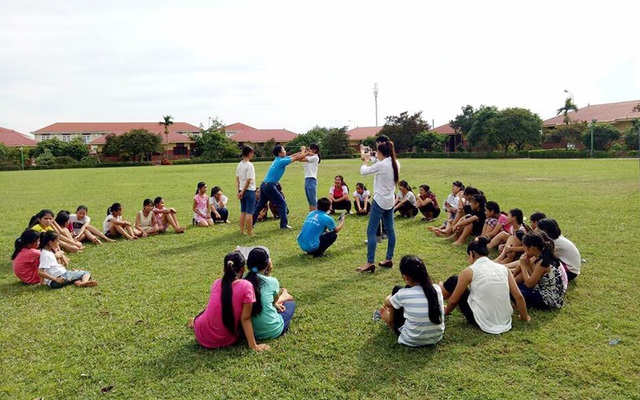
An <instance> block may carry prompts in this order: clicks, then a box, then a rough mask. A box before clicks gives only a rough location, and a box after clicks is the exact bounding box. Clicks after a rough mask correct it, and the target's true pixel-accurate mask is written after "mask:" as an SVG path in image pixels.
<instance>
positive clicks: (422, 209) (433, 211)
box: [419, 203, 440, 218]
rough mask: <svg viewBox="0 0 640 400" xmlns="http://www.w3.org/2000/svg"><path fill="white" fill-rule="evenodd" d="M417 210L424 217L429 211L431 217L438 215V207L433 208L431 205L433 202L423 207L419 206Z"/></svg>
mask: <svg viewBox="0 0 640 400" xmlns="http://www.w3.org/2000/svg"><path fill="white" fill-rule="evenodd" d="M419 210H420V212H421V213H422V215H424V216H425V217H426V216H427V214H428V213H431V218H438V215H440V209H439V208H435V207H434V206H433V203H429V204H427V205H426V206H424V207H420V208H419Z"/></svg>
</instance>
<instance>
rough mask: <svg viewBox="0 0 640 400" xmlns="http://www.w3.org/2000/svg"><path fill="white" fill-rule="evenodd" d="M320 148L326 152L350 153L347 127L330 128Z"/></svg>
mask: <svg viewBox="0 0 640 400" xmlns="http://www.w3.org/2000/svg"><path fill="white" fill-rule="evenodd" d="M320 149H321V151H322V152H323V153H324V154H349V135H347V127H346V126H343V127H342V128H330V129H329V131H328V132H327V136H326V137H325V138H324V141H323V142H322V146H321V147H320Z"/></svg>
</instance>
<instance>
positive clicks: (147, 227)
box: [135, 199, 161, 237]
mask: <svg viewBox="0 0 640 400" xmlns="http://www.w3.org/2000/svg"><path fill="white" fill-rule="evenodd" d="M135 227H136V229H137V230H138V231H140V236H142V237H146V236H148V235H155V234H156V233H160V232H161V230H160V226H159V225H158V220H157V219H156V218H155V215H154V214H153V202H152V201H151V199H144V201H143V202H142V210H140V211H138V213H137V214H136V222H135Z"/></svg>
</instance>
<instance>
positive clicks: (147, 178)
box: [0, 159, 640, 399]
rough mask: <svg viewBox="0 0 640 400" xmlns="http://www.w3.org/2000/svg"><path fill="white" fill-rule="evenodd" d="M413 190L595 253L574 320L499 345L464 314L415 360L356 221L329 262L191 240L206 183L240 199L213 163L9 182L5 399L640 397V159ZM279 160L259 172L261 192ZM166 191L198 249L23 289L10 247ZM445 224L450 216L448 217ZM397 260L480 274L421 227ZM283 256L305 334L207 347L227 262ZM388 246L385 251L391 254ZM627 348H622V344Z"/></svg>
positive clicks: (408, 173)
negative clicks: (520, 218) (455, 200)
mask: <svg viewBox="0 0 640 400" xmlns="http://www.w3.org/2000/svg"><path fill="white" fill-rule="evenodd" d="M401 162H402V169H401V174H400V175H401V179H405V180H407V181H408V182H409V183H410V184H411V185H413V186H414V187H417V186H418V185H419V184H421V183H427V184H429V185H430V186H431V188H432V190H433V191H434V192H435V193H436V195H437V196H438V199H439V200H441V201H443V200H444V198H445V196H446V195H447V194H448V192H449V190H450V187H451V182H452V181H454V180H461V181H462V182H464V183H465V184H467V185H472V186H476V187H478V188H480V189H482V190H483V191H484V192H485V194H486V195H487V197H488V199H489V200H496V201H498V203H499V204H500V205H501V207H502V208H503V209H505V210H508V209H509V208H514V207H519V208H521V209H523V211H524V212H525V215H527V216H528V215H529V214H531V213H532V212H534V211H544V212H545V213H547V215H549V216H551V217H553V218H555V219H557V220H558V221H559V223H560V226H561V228H562V230H563V233H564V234H565V235H566V236H567V237H569V238H570V239H571V240H572V241H574V243H576V245H577V246H578V247H579V249H580V250H581V253H582V256H583V258H585V259H586V260H587V263H586V264H583V274H582V275H581V276H580V277H579V278H578V280H577V282H576V283H574V284H571V285H570V287H569V291H568V293H567V297H566V301H565V307H564V308H563V309H561V310H560V311H555V312H541V311H532V312H531V316H532V318H533V320H532V322H530V323H523V322H520V321H517V319H515V320H514V324H513V325H514V326H513V329H512V330H511V331H510V332H508V333H505V334H503V335H499V336H492V335H488V334H485V333H482V332H481V331H480V330H478V329H474V328H472V327H470V326H468V325H467V324H466V322H465V321H464V318H463V317H462V315H461V314H459V312H458V311H456V312H454V314H453V315H452V316H450V317H449V318H448V319H447V321H446V325H447V328H446V332H445V336H444V339H443V340H442V341H441V342H440V343H439V344H438V345H437V346H435V347H432V348H421V349H410V348H405V347H403V346H400V345H398V344H396V343H395V336H394V335H393V333H392V332H390V331H389V330H388V329H386V327H385V326H383V324H382V323H375V322H373V321H372V320H371V312H372V310H374V309H375V308H377V307H378V306H379V305H380V303H381V301H382V299H383V297H384V296H385V295H386V294H387V293H388V292H389V291H390V289H391V287H392V286H393V285H394V284H397V283H400V282H401V276H400V273H399V272H398V269H397V268H396V267H394V268H393V269H391V270H381V271H376V273H375V274H373V275H370V274H367V275H361V274H358V273H356V272H355V270H354V269H355V267H357V266H359V265H360V264H362V263H363V262H364V261H365V255H366V248H365V245H364V243H363V240H364V238H365V233H364V232H365V227H366V220H365V219H364V218H357V217H349V218H348V219H347V224H346V226H345V229H344V230H343V232H341V233H340V235H339V238H338V242H337V243H336V244H335V245H334V246H333V247H332V248H331V249H329V256H328V257H326V258H321V259H312V258H310V257H308V256H305V255H303V254H302V252H301V251H300V250H299V249H298V247H297V245H296V242H295V237H296V235H297V229H295V230H294V231H281V230H279V229H278V225H277V222H276V221H273V220H270V221H268V222H265V223H260V224H258V225H256V234H257V235H258V237H257V238H255V239H254V240H250V239H249V238H246V237H244V236H241V235H240V234H239V233H238V228H237V226H236V223H235V222H236V221H237V217H238V209H239V206H238V202H237V200H236V199H235V198H234V199H232V200H230V204H229V206H230V207H229V208H230V210H231V220H232V221H233V223H232V224H229V225H217V226H215V227H214V228H209V229H206V228H196V227H193V226H191V224H190V221H191V212H190V211H189V210H190V209H191V202H192V197H193V194H194V192H195V187H196V183H197V182H198V181H201V180H202V181H205V182H207V184H208V185H209V188H211V187H212V186H213V185H220V186H222V188H223V189H224V190H225V191H226V193H227V194H229V195H230V196H229V197H233V192H234V190H233V189H234V175H235V167H236V166H235V165H232V164H208V165H185V166H162V167H161V166H154V167H139V168H105V169H76V170H49V171H24V172H20V171H18V172H0V193H2V207H1V208H0V216H1V217H0V221H2V223H1V224H0V238H1V240H0V255H1V261H0V293H1V295H2V297H1V298H2V304H1V305H0V315H1V321H2V326H1V327H0V354H2V356H1V361H0V371H1V372H0V397H1V398H8V399H32V398H36V397H44V398H46V399H53V398H97V397H100V396H102V395H101V393H100V391H101V388H105V387H109V386H113V388H112V389H111V390H110V391H109V392H108V393H107V394H106V396H109V397H118V398H127V399H128V398H141V399H147V398H329V399H331V398H400V397H402V398H416V399H419V398H438V399H442V398H477V399H487V398H494V399H502V398H515V399H523V398H552V399H574V398H575V399H578V398H579V399H583V398H599V399H610V398H618V399H628V398H640V394H639V391H638V387H639V386H638V385H639V379H638V376H640V363H639V362H638V359H640V346H638V340H639V339H640V337H639V336H640V335H639V333H638V332H639V328H640V322H639V317H638V314H639V310H640V306H639V301H638V299H639V296H638V287H640V278H638V273H637V268H638V260H640V250H639V248H640V247H639V243H640V227H639V222H640V221H639V219H640V218H639V215H640V213H639V205H640V192H639V190H638V161H637V160H619V159H615V160H409V159H405V160H401ZM268 165H269V164H268V163H257V164H256V172H257V176H258V180H259V181H260V180H261V179H262V178H263V177H264V174H265V172H266V169H267V167H268ZM359 165H360V163H359V161H357V160H325V161H323V162H322V163H321V164H320V185H319V194H320V195H324V194H325V193H327V191H328V188H329V185H331V183H332V181H333V177H334V175H336V174H342V175H344V176H345V180H346V182H347V183H348V184H349V187H350V188H351V190H353V189H354V188H355V184H356V182H358V181H363V182H365V184H367V185H368V186H369V188H370V189H372V187H371V186H372V180H371V178H366V179H362V178H361V177H360V175H359V173H358V170H359ZM282 184H283V187H284V191H285V194H286V196H287V200H288V201H289V207H290V209H291V218H290V219H291V222H290V223H291V225H293V226H294V228H299V227H300V226H301V224H302V221H303V217H304V216H305V215H306V210H307V206H306V200H305V198H304V191H303V174H302V168H301V166H300V165H298V164H294V165H292V166H290V167H289V168H288V171H287V173H286V174H285V177H284V179H283V181H282ZM157 195H162V196H163V197H164V198H165V201H166V204H167V205H168V206H171V207H176V208H177V209H178V211H179V214H178V216H179V219H180V221H181V222H182V223H183V224H188V225H189V229H188V230H187V232H186V233H185V234H184V235H175V234H166V235H163V236H159V237H153V238H149V239H145V240H139V241H136V242H127V241H119V242H118V243H114V244H105V245H103V246H99V247H98V246H92V245H88V246H87V249H86V250H85V251H84V252H82V253H80V254H77V255H72V256H71V259H72V267H77V268H83V269H88V270H90V271H91V272H92V273H93V275H94V277H95V278H96V280H97V281H98V282H99V283H100V286H98V287H96V288H88V289H78V288H75V287H66V288H64V289H61V290H50V289H48V288H46V287H42V286H35V287H29V286H26V285H23V284H21V283H19V282H18V280H17V278H15V277H14V276H13V274H12V271H11V262H10V260H9V258H10V255H11V252H12V251H13V241H14V240H15V238H16V237H17V236H18V235H19V234H20V232H21V231H22V229H23V228H25V227H26V225H27V222H28V220H29V218H30V217H31V215H33V214H35V213H36V212H37V211H39V210H40V209H42V208H50V209H53V210H54V211H58V210H60V209H68V210H71V211H75V208H76V206H77V205H79V204H85V205H87V206H88V207H89V215H90V216H91V217H92V220H93V225H94V226H98V227H101V225H102V220H103V218H104V216H105V214H106V209H107V207H108V206H109V205H110V204H111V203H113V202H115V201H118V202H121V203H123V204H124V207H125V210H124V216H125V218H127V219H129V220H131V221H133V219H134V216H135V211H137V210H139V209H140V208H141V205H142V200H143V199H144V198H145V197H150V198H153V197H155V196H157ZM440 219H442V217H441V218H440ZM396 232H397V234H398V244H397V247H396V261H398V260H399V258H400V257H401V256H402V255H404V254H411V253H413V254H418V255H420V256H421V257H423V259H424V260H425V262H426V264H427V269H428V270H429V272H430V274H431V275H432V276H433V277H434V279H436V280H440V279H444V278H446V277H447V276H448V275H450V274H452V273H454V272H457V271H460V270H461V269H462V268H464V267H465V266H466V257H465V256H464V250H463V249H462V248H454V247H452V246H450V245H449V244H448V243H446V242H445V241H444V240H442V239H439V238H436V237H433V236H432V235H431V234H429V233H428V232H427V230H426V225H425V224H424V223H420V222H418V221H409V220H397V222H396ZM253 244H255V245H257V244H260V245H265V246H268V247H269V248H270V249H271V252H272V256H273V261H274V266H275V271H274V276H276V277H277V278H278V279H279V280H280V283H281V286H283V287H286V288H288V289H289V291H290V292H291V293H292V294H293V295H294V296H295V297H296V301H297V303H298V310H297V311H296V315H295V316H294V319H293V321H292V325H291V330H290V332H289V333H288V334H287V335H286V336H285V337H283V338H280V339H277V340H271V341H270V342H269V344H270V345H271V351H269V352H265V353H254V352H253V351H251V350H250V349H248V348H247V347H246V346H235V347H232V348H229V349H222V350H215V351H212V350H205V349H202V348H200V347H199V346H198V345H197V343H196V342H195V340H194V337H193V333H192V332H191V331H190V330H188V329H187V328H186V327H185V323H186V322H187V320H188V318H190V317H192V316H194V315H195V314H196V313H197V312H199V311H200V310H201V309H202V308H203V307H204V306H205V304H206V303H207V300H208V296H209V290H210V285H211V282H212V281H213V280H214V279H216V278H218V277H220V276H221V271H222V258H223V257H224V255H225V254H226V253H227V252H228V251H230V250H232V249H233V248H235V246H236V245H253ZM385 248H386V242H385V243H383V245H382V248H380V247H379V248H378V253H377V254H378V257H377V258H378V259H381V258H382V257H383V256H384V250H385ZM613 339H619V343H618V344H617V345H611V344H610V341H611V340H613Z"/></svg>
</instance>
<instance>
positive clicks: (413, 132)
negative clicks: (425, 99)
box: [378, 111, 429, 153]
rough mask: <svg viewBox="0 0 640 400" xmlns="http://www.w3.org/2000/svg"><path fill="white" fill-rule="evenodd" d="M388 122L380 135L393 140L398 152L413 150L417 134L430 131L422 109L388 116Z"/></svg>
mask: <svg viewBox="0 0 640 400" xmlns="http://www.w3.org/2000/svg"><path fill="white" fill-rule="evenodd" d="M386 120H387V122H386V124H385V125H384V126H383V127H382V129H381V130H380V132H379V133H378V135H387V136H388V137H389V139H391V140H392V141H393V144H394V146H395V149H396V151H397V152H399V153H401V152H404V151H411V149H412V147H413V145H414V143H415V141H416V136H417V135H418V134H419V133H420V132H424V131H428V130H429V124H428V123H427V122H426V121H424V120H423V119H422V111H418V112H417V113H415V114H413V115H409V113H408V112H407V111H405V112H402V113H400V115H398V116H393V115H392V116H388V117H387V118H386Z"/></svg>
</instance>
